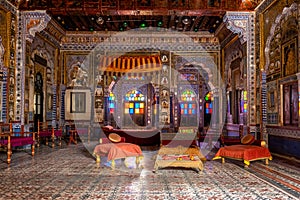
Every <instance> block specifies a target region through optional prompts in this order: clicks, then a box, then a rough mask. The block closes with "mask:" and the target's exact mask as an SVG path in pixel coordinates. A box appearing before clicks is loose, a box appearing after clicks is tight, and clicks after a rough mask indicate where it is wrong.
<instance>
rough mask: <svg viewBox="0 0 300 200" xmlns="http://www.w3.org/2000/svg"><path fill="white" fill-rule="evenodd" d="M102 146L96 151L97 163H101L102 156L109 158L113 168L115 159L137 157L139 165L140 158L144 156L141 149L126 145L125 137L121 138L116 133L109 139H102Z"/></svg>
mask: <svg viewBox="0 0 300 200" xmlns="http://www.w3.org/2000/svg"><path fill="white" fill-rule="evenodd" d="M99 142H100V144H99V145H97V146H96V147H95V149H94V155H95V156H96V163H100V156H107V160H108V161H110V160H111V161H112V164H111V167H112V168H113V169H114V167H115V159H120V158H126V157H136V162H137V163H139V160H140V157H142V156H143V152H142V150H141V148H140V147H139V146H138V145H136V144H132V143H126V142H125V138H124V137H120V136H119V135H118V134H116V133H111V134H110V135H109V137H108V138H101V139H100V140H99Z"/></svg>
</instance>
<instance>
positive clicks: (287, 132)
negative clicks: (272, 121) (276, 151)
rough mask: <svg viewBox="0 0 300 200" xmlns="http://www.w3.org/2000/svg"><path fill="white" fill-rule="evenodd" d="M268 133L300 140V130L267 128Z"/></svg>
mask: <svg viewBox="0 0 300 200" xmlns="http://www.w3.org/2000/svg"><path fill="white" fill-rule="evenodd" d="M267 131H268V134H269V135H274V136H280V137H289V138H295V139H300V130H292V129H286V128H285V129H284V128H277V127H274V128H273V127H267Z"/></svg>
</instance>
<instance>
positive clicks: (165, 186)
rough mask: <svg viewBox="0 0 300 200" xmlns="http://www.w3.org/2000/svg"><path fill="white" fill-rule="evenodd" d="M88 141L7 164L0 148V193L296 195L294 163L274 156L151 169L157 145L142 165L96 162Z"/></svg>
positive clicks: (299, 184) (188, 197) (299, 192)
mask: <svg viewBox="0 0 300 200" xmlns="http://www.w3.org/2000/svg"><path fill="white" fill-rule="evenodd" d="M93 147H94V144H90V145H89V146H84V145H82V143H79V144H78V145H69V146H67V145H63V146H62V147H55V148H51V147H47V146H44V145H42V146H41V147H39V148H36V154H35V156H34V157H32V156H31V155H30V150H28V151H15V152H14V153H13V155H12V163H11V164H10V165H7V163H6V154H5V153H4V152H1V153H0V180H1V181H0V188H1V190H0V199H1V200H2V199H3V200H4V199H5V200H7V199H14V200H18V199H57V200H58V199H64V200H65V199H72V200H73V199H75V200H76V199H78V200H83V199H89V200H92V199H108V200H115V199H120V200H121V199H122V200H123V199H135V200H136V199H141V200H146V199H161V200H166V199H174V200H179V199H184V200H192V199H195V200H196V199H216V200H217V199H228V200H229V199H232V200H233V199H234V200H235V199H299V197H300V181H299V180H300V174H299V166H300V165H299V164H298V163H294V162H289V161H285V160H282V159H281V158H277V157H274V159H273V161H270V164H269V166H266V165H264V163H263V162H262V161H257V162H251V165H250V166H249V167H248V168H244V167H243V165H242V163H243V162H242V161H230V160H229V159H227V160H226V163H224V164H221V162H220V160H216V161H209V160H208V161H206V162H205V163H204V170H203V171H202V172H200V173H196V172H195V171H193V170H190V169H180V168H176V169H174V168H166V169H161V170H158V172H157V173H153V172H152V170H153V167H154V161H155V156H156V153H157V151H156V150H147V149H146V148H144V149H143V153H144V160H143V163H144V168H143V169H129V168H127V167H126V166H125V165H124V163H123V161H122V160H117V162H116V169H115V170H112V169H111V168H109V167H107V164H108V163H107V162H106V161H105V158H103V159H102V161H101V164H100V165H97V164H96V162H95V158H94V157H93V156H92V154H91V152H92V148H93Z"/></svg>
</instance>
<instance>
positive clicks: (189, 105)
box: [180, 90, 196, 115]
mask: <svg viewBox="0 0 300 200" xmlns="http://www.w3.org/2000/svg"><path fill="white" fill-rule="evenodd" d="M195 100H196V94H195V92H193V91H191V90H185V91H184V92H183V93H182V94H181V103H180V109H181V115H191V114H193V115H194V114H196V103H195Z"/></svg>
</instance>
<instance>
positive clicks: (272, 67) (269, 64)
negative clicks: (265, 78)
mask: <svg viewBox="0 0 300 200" xmlns="http://www.w3.org/2000/svg"><path fill="white" fill-rule="evenodd" d="M281 9H282V8H281ZM278 10H279V8H278V7H276V9H275V8H274V9H272V10H270V11H266V13H264V18H265V20H264V21H267V22H269V23H264V24H263V25H262V26H261V28H262V29H264V30H270V31H269V32H268V31H264V36H265V37H266V42H265V47H264V54H265V56H264V57H265V59H266V60H265V66H264V69H265V70H266V71H267V72H268V73H269V74H273V73H275V74H276V73H280V71H281V70H280V68H281V65H282V61H284V60H282V59H281V51H282V49H280V45H281V43H282V42H283V39H284V38H285V37H286V36H284V35H289V34H284V33H287V29H289V28H293V27H294V25H293V26H292V27H288V26H285V27H283V26H282V25H284V24H288V23H285V22H286V21H287V19H288V18H289V16H295V15H296V16H297V10H298V5H297V4H296V3H293V4H292V5H291V6H290V7H285V8H284V9H283V10H282V12H281V14H279V15H278ZM275 14H276V15H275ZM271 16H273V18H274V19H273V18H272V17H271ZM273 21H274V22H273ZM271 22H272V23H271ZM261 23H263V21H261ZM268 27H270V29H269V28H268ZM284 28H285V30H283V29H284ZM296 30H297V28H296ZM283 34H284V35H283ZM292 35H295V34H292ZM263 41H264V40H263Z"/></svg>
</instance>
